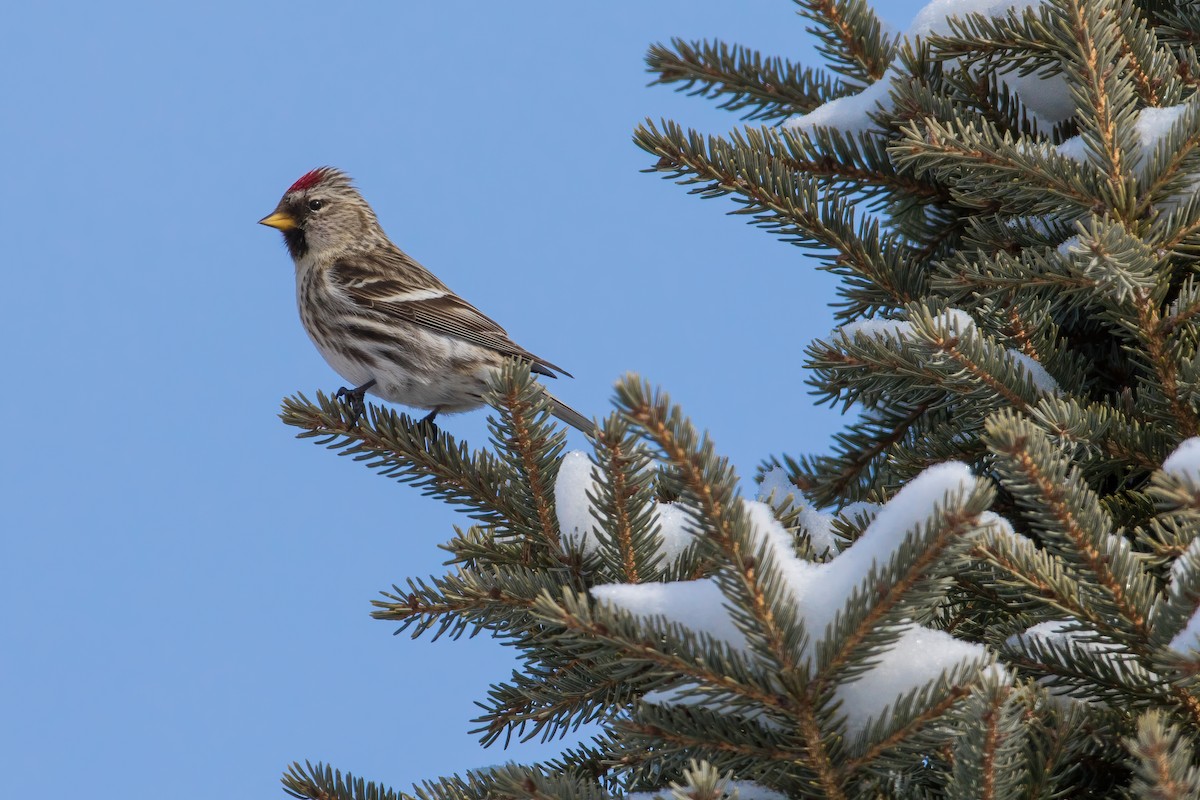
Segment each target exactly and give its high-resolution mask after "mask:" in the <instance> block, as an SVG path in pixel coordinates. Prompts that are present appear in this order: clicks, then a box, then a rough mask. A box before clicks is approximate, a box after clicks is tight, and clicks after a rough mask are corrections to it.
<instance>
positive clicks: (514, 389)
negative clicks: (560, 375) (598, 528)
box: [485, 359, 567, 557]
mask: <svg viewBox="0 0 1200 800" xmlns="http://www.w3.org/2000/svg"><path fill="white" fill-rule="evenodd" d="M485 399H486V400H487V401H488V402H489V403H490V404H491V405H492V406H493V407H495V408H497V409H499V411H500V414H499V416H498V417H491V418H489V427H490V428H491V430H492V441H493V442H494V443H495V444H496V446H497V448H498V450H499V453H500V457H501V459H502V460H504V461H506V462H508V464H509V467H510V469H511V470H512V472H513V474H514V476H516V479H515V480H513V481H512V482H511V484H510V490H509V491H510V493H511V494H512V495H513V497H514V498H515V499H516V501H517V502H519V503H520V505H521V509H522V512H523V513H522V516H521V519H522V520H530V521H531V523H532V524H531V525H530V526H529V527H530V531H529V532H530V533H531V534H533V535H534V536H536V537H538V538H540V539H541V543H542V547H543V548H544V549H545V551H546V552H547V553H552V554H554V556H555V557H562V556H563V547H562V541H561V540H560V538H559V532H558V518H557V516H556V514H555V511H554V502H555V501H554V481H555V478H556V477H557V476H558V465H559V461H560V458H561V456H562V451H563V449H564V448H565V447H566V440H567V435H566V432H565V431H564V430H562V429H561V428H560V429H557V430H556V429H555V427H554V425H553V424H552V423H551V422H550V400H549V398H548V397H547V396H546V392H545V390H544V389H543V388H542V387H541V386H540V385H539V384H537V383H536V382H535V381H534V380H533V375H532V374H531V372H530V369H529V363H528V362H522V361H518V360H517V359H509V360H508V361H506V363H505V364H504V367H503V368H502V369H501V370H499V371H497V372H496V373H495V374H494V376H493V378H492V380H491V383H490V386H489V393H488V395H487V396H486V398H485ZM535 520H536V522H533V521H535ZM530 544H532V542H530Z"/></svg>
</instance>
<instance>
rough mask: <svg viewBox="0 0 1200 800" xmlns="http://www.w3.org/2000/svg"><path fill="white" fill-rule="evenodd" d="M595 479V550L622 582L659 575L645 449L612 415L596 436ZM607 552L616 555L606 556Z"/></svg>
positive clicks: (650, 475) (647, 454) (593, 501)
mask: <svg viewBox="0 0 1200 800" xmlns="http://www.w3.org/2000/svg"><path fill="white" fill-rule="evenodd" d="M595 448H596V464H597V466H598V467H599V475H600V481H599V482H598V484H597V494H596V495H595V496H592V495H589V499H590V500H591V502H592V504H593V507H594V508H595V510H596V512H597V514H598V515H599V519H600V524H601V526H602V527H603V529H604V531H603V538H604V540H605V541H604V542H603V544H609V545H611V546H610V547H602V548H601V550H600V555H601V557H602V558H605V560H606V562H608V566H609V570H610V572H611V573H612V574H613V575H614V576H618V577H619V581H620V582H621V583H641V582H642V581H644V580H652V579H655V578H657V577H658V576H659V574H660V572H661V568H660V567H659V561H660V560H661V557H660V556H659V554H658V552H657V548H656V547H654V544H655V539H656V538H657V537H656V535H655V534H656V533H657V532H656V530H655V529H654V527H653V525H652V519H653V517H652V514H651V510H652V509H653V508H654V502H653V500H654V486H653V481H652V476H653V473H651V472H650V470H649V469H647V466H648V465H649V463H650V454H649V453H647V452H646V451H645V450H644V449H643V448H641V447H639V446H638V444H637V435H636V434H635V433H633V432H631V431H630V430H629V427H628V425H627V424H626V423H625V421H624V420H623V419H621V418H620V417H619V416H617V415H615V414H614V415H612V416H611V417H609V419H608V420H606V421H605V423H604V425H603V426H602V427H601V429H600V431H599V433H598V434H597V436H596V441H595ZM610 553H612V554H613V555H614V556H615V557H608V556H609V554H610Z"/></svg>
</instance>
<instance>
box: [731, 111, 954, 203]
mask: <svg viewBox="0 0 1200 800" xmlns="http://www.w3.org/2000/svg"><path fill="white" fill-rule="evenodd" d="M731 136H732V137H733V141H734V143H735V144H736V145H738V146H740V147H746V148H749V149H753V150H756V151H758V152H761V153H763V154H764V155H765V157H766V158H767V159H768V160H770V161H772V162H778V163H779V164H780V165H782V166H783V167H784V168H785V169H787V170H789V171H791V172H793V173H796V174H798V175H806V176H809V177H812V178H820V179H822V180H824V181H827V182H828V184H829V188H831V189H833V190H835V191H836V192H837V193H838V194H839V195H848V194H850V193H862V194H864V195H866V196H867V197H872V196H874V195H875V194H876V193H878V192H886V193H887V195H888V197H889V198H895V199H900V198H903V200H904V201H905V202H917V203H922V204H925V203H949V202H950V201H951V200H952V199H953V195H952V194H951V192H950V190H949V188H948V187H946V186H943V185H940V184H937V183H934V182H932V181H929V180H925V179H918V178H916V177H914V176H913V175H911V174H909V173H905V172H900V171H898V170H897V169H896V167H895V166H894V165H893V164H892V160H891V157H890V156H889V155H888V151H887V140H886V139H885V138H884V137H882V136H878V135H876V134H874V133H870V132H867V133H859V134H857V135H854V134H851V133H847V132H844V131H840V130H838V129H837V128H824V127H816V128H812V129H804V128H783V129H775V128H757V129H755V128H746V129H745V130H743V131H735V132H733V133H732V134H731ZM743 136H744V137H745V139H743V138H742V137H743Z"/></svg>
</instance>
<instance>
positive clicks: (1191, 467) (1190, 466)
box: [1162, 436, 1200, 483]
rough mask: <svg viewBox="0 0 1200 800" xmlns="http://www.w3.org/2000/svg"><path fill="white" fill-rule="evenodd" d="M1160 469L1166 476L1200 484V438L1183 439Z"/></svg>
mask: <svg viewBox="0 0 1200 800" xmlns="http://www.w3.org/2000/svg"><path fill="white" fill-rule="evenodd" d="M1162 468H1163V472H1166V473H1167V474H1168V475H1174V476H1175V477H1177V478H1183V479H1185V480H1191V481H1193V482H1196V483H1200V436H1193V437H1192V438H1191V439H1185V440H1184V442H1183V443H1182V444H1180V445H1179V447H1176V448H1175V452H1173V453H1171V455H1169V456H1167V460H1166V461H1164V462H1163V465H1162Z"/></svg>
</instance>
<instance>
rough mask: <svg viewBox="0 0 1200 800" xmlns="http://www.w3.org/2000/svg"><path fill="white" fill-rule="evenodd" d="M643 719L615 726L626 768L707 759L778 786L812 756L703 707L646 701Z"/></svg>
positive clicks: (749, 724) (758, 728)
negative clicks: (660, 762) (767, 777)
mask: <svg viewBox="0 0 1200 800" xmlns="http://www.w3.org/2000/svg"><path fill="white" fill-rule="evenodd" d="M638 715H639V717H638V718H636V719H630V720H620V721H618V722H617V723H616V725H615V728H616V731H617V734H618V735H619V736H620V739H621V748H620V749H619V750H618V752H617V753H615V754H614V757H615V758H616V759H618V760H619V761H620V762H621V764H622V766H626V767H636V766H638V765H639V764H640V763H647V762H657V761H660V760H661V759H664V758H665V759H670V758H677V759H681V760H682V759H684V758H688V759H694V758H704V759H705V760H708V761H711V762H713V763H714V764H715V765H717V766H720V767H723V768H726V769H729V770H731V771H733V772H734V774H737V775H738V776H739V777H743V778H751V779H758V778H761V777H763V776H769V777H771V778H772V782H773V783H778V782H779V778H780V773H781V772H782V773H784V774H785V775H786V774H787V773H789V772H793V771H795V770H797V769H803V768H804V767H803V765H804V764H805V762H806V761H807V760H808V756H809V754H808V752H807V751H806V750H805V749H804V748H803V747H796V746H794V745H793V746H789V742H788V741H787V740H788V739H789V738H790V737H789V736H788V735H787V734H784V735H782V736H781V735H780V734H778V733H776V734H774V736H772V735H771V734H772V732H771V731H768V730H767V729H764V728H762V727H761V726H759V725H756V724H755V723H754V722H753V721H750V720H745V719H740V718H730V717H727V716H724V715H722V714H717V713H713V712H709V711H707V710H706V709H704V708H702V707H696V706H675V707H670V706H653V705H650V704H646V703H643V704H642V705H641V706H640V707H639V709H638ZM764 739H766V740H767V741H764ZM780 739H782V740H783V741H778V740H780ZM788 777H791V776H790V775H789V776H788Z"/></svg>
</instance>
